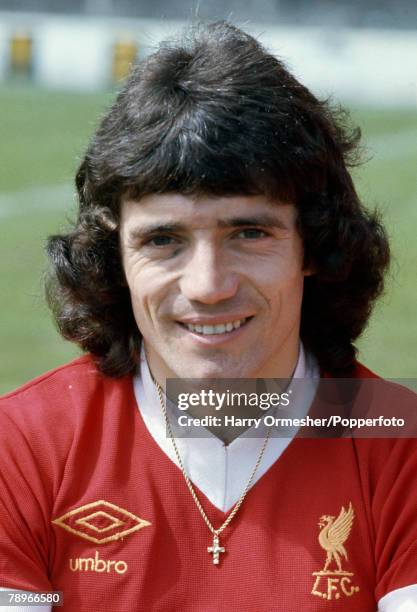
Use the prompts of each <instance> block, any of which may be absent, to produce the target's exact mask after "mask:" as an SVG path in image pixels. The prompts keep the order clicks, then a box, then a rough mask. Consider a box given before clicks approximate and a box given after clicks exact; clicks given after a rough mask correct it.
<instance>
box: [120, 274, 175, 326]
mask: <svg viewBox="0 0 417 612" xmlns="http://www.w3.org/2000/svg"><path fill="white" fill-rule="evenodd" d="M128 285H129V289H130V294H131V300H132V306H133V312H134V315H135V319H136V322H137V323H138V326H139V327H141V326H146V325H154V326H155V325H156V324H157V322H158V318H159V317H160V316H161V314H163V312H164V311H168V309H167V303H168V296H169V295H170V291H171V289H170V287H171V284H170V283H169V281H168V279H166V278H165V276H163V275H156V274H152V273H148V271H145V270H144V271H136V273H135V274H133V275H131V277H130V278H129V277H128Z"/></svg>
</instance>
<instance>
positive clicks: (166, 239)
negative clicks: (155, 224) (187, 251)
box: [147, 234, 176, 247]
mask: <svg viewBox="0 0 417 612" xmlns="http://www.w3.org/2000/svg"><path fill="white" fill-rule="evenodd" d="M175 243H176V240H175V238H174V237H173V236H169V235H167V234H157V235H155V236H152V238H149V240H148V241H147V244H148V245H150V246H154V247H164V246H171V245H172V244H175Z"/></svg>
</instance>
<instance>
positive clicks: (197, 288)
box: [180, 243, 239, 304]
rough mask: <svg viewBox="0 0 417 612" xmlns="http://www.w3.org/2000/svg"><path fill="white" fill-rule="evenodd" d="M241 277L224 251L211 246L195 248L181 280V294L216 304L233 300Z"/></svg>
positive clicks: (198, 300)
mask: <svg viewBox="0 0 417 612" xmlns="http://www.w3.org/2000/svg"><path fill="white" fill-rule="evenodd" d="M238 286H239V277H238V274H237V273H236V272H233V271H232V270H231V269H230V265H228V262H227V261H226V260H225V257H224V255H222V253H221V250H220V247H217V246H216V245H213V244H210V243H203V244H198V245H195V247H194V248H193V250H192V252H190V254H189V258H188V261H187V263H186V265H185V267H184V269H183V273H182V275H181V280H180V288H181V293H182V294H183V295H184V296H185V297H186V298H187V299H188V300H190V301H197V302H202V303H204V304H216V303H217V302H220V301H222V300H227V299H229V298H232V297H233V296H234V295H235V294H236V293H237V290H238Z"/></svg>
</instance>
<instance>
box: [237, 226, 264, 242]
mask: <svg viewBox="0 0 417 612" xmlns="http://www.w3.org/2000/svg"><path fill="white" fill-rule="evenodd" d="M267 235H268V234H267V233H266V232H264V231H263V230H261V229H259V228H257V227H248V228H247V229H243V230H241V231H240V232H239V233H238V234H237V237H238V238H245V239H246V240H256V239H257V238H265V236H267Z"/></svg>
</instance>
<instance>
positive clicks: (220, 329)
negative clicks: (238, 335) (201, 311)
mask: <svg viewBox="0 0 417 612" xmlns="http://www.w3.org/2000/svg"><path fill="white" fill-rule="evenodd" d="M245 322H246V318H245V319H238V320H237V321H229V322H228V323H222V324H220V325H192V324H191V323H186V324H185V326H186V327H187V329H189V330H190V331H192V332H197V333H199V334H203V335H206V336H210V335H212V334H225V333H227V332H231V331H233V330H234V329H239V327H240V326H241V325H243V324H244V323H245Z"/></svg>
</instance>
